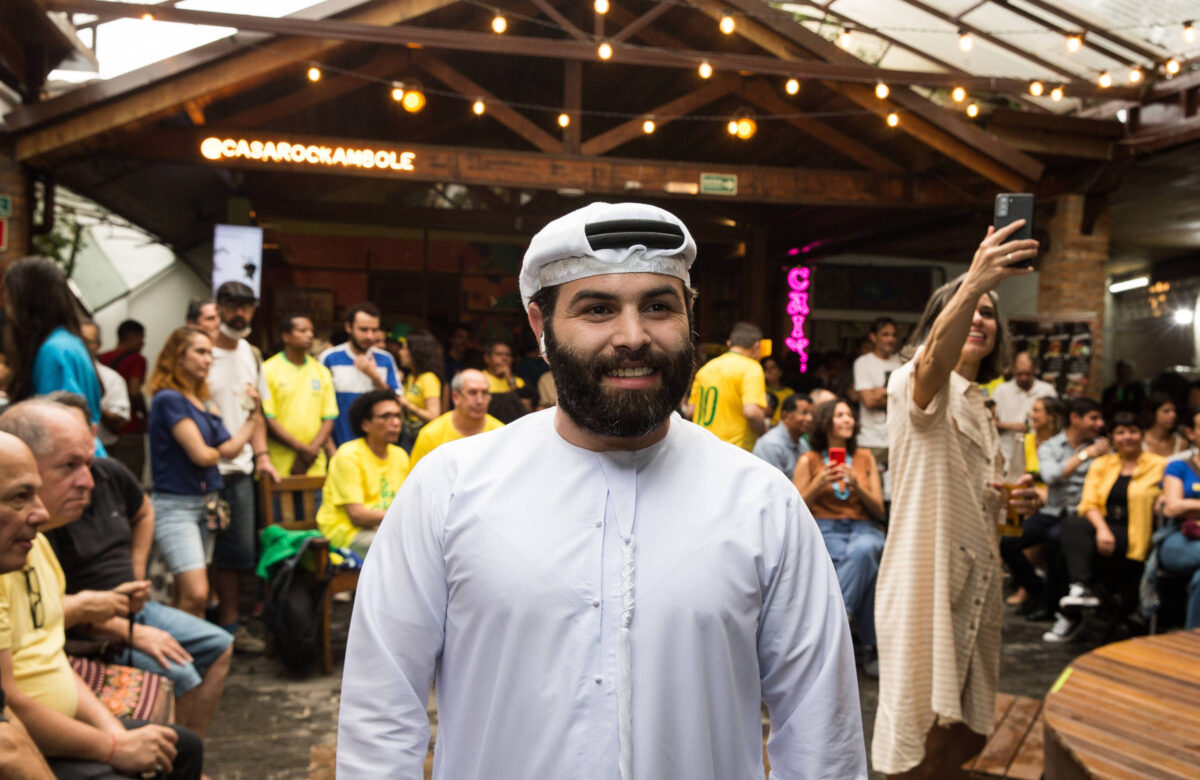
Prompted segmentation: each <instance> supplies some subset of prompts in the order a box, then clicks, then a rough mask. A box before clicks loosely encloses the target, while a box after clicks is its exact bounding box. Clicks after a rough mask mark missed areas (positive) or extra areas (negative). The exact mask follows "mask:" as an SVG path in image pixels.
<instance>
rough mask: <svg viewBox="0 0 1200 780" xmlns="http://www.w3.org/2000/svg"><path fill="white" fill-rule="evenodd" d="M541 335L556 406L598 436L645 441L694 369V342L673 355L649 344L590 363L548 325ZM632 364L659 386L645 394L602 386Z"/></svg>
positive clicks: (676, 400) (672, 408) (687, 383)
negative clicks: (657, 379)
mask: <svg viewBox="0 0 1200 780" xmlns="http://www.w3.org/2000/svg"><path fill="white" fill-rule="evenodd" d="M689 319H690V318H689ZM690 330H691V328H690V323H689V331H690ZM545 334H546V358H547V360H548V361H549V362H550V371H551V372H552V373H553V374H554V386H555V389H556V390H557V391H558V405H559V406H560V407H562V410H563V411H564V412H566V414H567V415H568V416H569V417H570V418H571V419H572V420H574V421H575V423H576V424H577V425H579V426H580V427H582V428H585V429H587V430H589V431H591V432H592V433H595V434H598V435H600V436H615V437H619V438H634V437H637V436H645V435H646V434H648V433H650V432H651V431H653V430H654V429H656V428H658V427H659V426H660V425H662V424H663V423H664V422H666V421H667V418H669V417H670V416H671V412H673V411H675V409H676V407H678V406H679V404H680V403H681V402H682V401H683V396H684V394H686V393H687V391H688V388H689V387H690V385H691V382H692V370H693V367H694V365H695V347H694V345H693V340H692V338H689V339H687V340H686V341H684V343H683V345H682V347H681V348H680V349H679V350H678V351H677V352H674V353H667V352H660V351H658V350H652V349H651V348H650V345H649V344H647V345H645V346H643V347H642V348H641V349H638V350H636V351H632V352H630V351H626V352H621V353H618V354H616V355H613V356H606V357H598V358H595V359H594V360H592V361H590V362H589V361H585V360H584V359H582V358H580V357H579V356H578V354H577V353H575V352H574V351H573V350H571V349H570V348H568V347H564V346H562V345H560V344H559V343H558V342H557V341H556V339H555V338H554V330H553V329H552V328H551V327H550V323H549V322H547V323H546V330H545ZM635 364H640V365H643V366H648V367H649V368H651V369H652V370H654V371H658V372H659V377H660V382H659V386H658V387H657V388H653V389H649V390H627V389H619V388H616V389H611V390H606V389H604V387H603V385H602V382H603V380H604V377H605V376H606V375H607V374H608V373H610V372H612V371H614V370H616V369H618V368H623V367H627V366H630V365H635Z"/></svg>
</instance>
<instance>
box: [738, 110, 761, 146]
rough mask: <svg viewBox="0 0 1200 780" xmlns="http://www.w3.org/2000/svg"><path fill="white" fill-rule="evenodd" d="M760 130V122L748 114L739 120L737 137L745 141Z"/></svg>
mask: <svg viewBox="0 0 1200 780" xmlns="http://www.w3.org/2000/svg"><path fill="white" fill-rule="evenodd" d="M757 132H758V122H755V121H754V120H753V119H751V118H750V117H748V116H744V117H742V118H741V119H739V120H738V121H737V137H738V138H740V139H742V140H743V141H746V140H749V139H751V138H753V137H754V134H755V133H757Z"/></svg>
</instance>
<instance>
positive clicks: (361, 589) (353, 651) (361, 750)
mask: <svg viewBox="0 0 1200 780" xmlns="http://www.w3.org/2000/svg"><path fill="white" fill-rule="evenodd" d="M427 461H430V462H428V463H425V464H422V466H423V467H422V468H421V469H419V470H417V471H416V472H415V473H414V474H413V475H412V476H411V477H410V478H409V479H407V480H406V481H405V483H404V485H403V487H402V488H401V489H400V493H399V495H398V496H397V497H396V500H395V502H393V503H392V506H391V508H390V509H389V510H388V513H387V515H386V516H385V517H384V519H383V523H382V524H381V525H380V529H379V533H378V535H377V536H376V537H375V541H374V542H373V543H372V544H371V551H370V553H369V554H368V555H367V559H366V563H365V565H364V566H363V570H362V575H361V577H360V578H359V584H358V590H357V595H356V598H355V605H354V614H353V617H352V619H351V622H350V637H349V640H348V643H347V645H346V665H345V672H344V674H343V677H342V702H341V713H340V716H339V718H338V751H337V753H338V755H337V774H338V776H339V777H373V778H383V777H388V778H397V779H398V780H399V779H400V778H403V779H404V780H421V778H422V777H424V774H423V766H424V763H425V755H426V752H427V750H428V746H429V719H428V716H427V715H426V709H425V706H426V702H427V700H428V698H429V687H430V685H431V684H432V682H433V677H434V673H435V670H436V668H437V664H438V660H439V658H440V656H441V652H442V644H443V641H444V638H445V619H446V605H447V601H448V589H447V585H446V572H445V563H444V558H443V553H442V541H443V530H444V519H445V514H446V502H447V500H448V499H447V497H448V496H449V495H450V485H449V480H448V478H447V477H446V475H445V472H446V470H447V462H446V460H445V459H444V458H433V457H431V458H428V459H427Z"/></svg>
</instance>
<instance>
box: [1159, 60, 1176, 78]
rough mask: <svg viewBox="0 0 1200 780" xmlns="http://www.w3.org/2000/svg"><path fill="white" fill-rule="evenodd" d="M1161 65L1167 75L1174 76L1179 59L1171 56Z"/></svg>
mask: <svg viewBox="0 0 1200 780" xmlns="http://www.w3.org/2000/svg"><path fill="white" fill-rule="evenodd" d="M1163 67H1164V68H1166V70H1167V75H1168V76H1174V75H1175V74H1177V73H1179V60H1177V59H1175V58H1174V57H1172V58H1171V59H1169V60H1167V62H1166V64H1165V65H1164V66H1163Z"/></svg>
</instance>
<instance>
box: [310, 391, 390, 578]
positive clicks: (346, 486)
mask: <svg viewBox="0 0 1200 780" xmlns="http://www.w3.org/2000/svg"><path fill="white" fill-rule="evenodd" d="M349 417H350V429H351V430H352V431H353V432H354V434H355V435H356V436H357V438H354V439H351V440H350V441H348V442H346V443H345V444H343V445H342V446H340V447H338V450H337V452H335V453H334V455H333V458H332V459H331V460H330V461H329V474H328V475H327V476H326V477H325V488H324V491H323V493H322V496H321V508H320V509H319V510H318V511H317V527H318V528H320V529H321V533H322V534H324V535H325V537H326V538H327V539H329V543H330V544H332V545H333V546H334V547H349V548H350V549H351V550H354V552H356V553H358V554H359V555H366V554H367V549H368V548H369V547H370V546H371V542H372V541H373V540H374V539H375V531H376V529H378V528H379V523H380V521H381V520H383V515H384V513H385V512H387V508H388V507H389V506H391V503H392V499H393V498H395V497H396V491H398V490H399V489H400V484H401V483H402V482H404V477H405V475H407V474H408V455H406V454H405V452H404V450H402V449H401V448H399V447H397V446H396V445H395V444H393V443H392V442H394V441H396V439H397V437H399V436H400V425H401V418H400V402H399V401H397V400H396V393H395V391H394V390H391V389H388V390H373V391H371V392H368V393H363V394H362V395H360V396H359V397H358V398H356V399H354V403H352V404H351V405H350V412H349Z"/></svg>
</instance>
